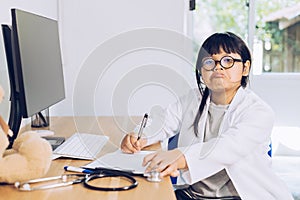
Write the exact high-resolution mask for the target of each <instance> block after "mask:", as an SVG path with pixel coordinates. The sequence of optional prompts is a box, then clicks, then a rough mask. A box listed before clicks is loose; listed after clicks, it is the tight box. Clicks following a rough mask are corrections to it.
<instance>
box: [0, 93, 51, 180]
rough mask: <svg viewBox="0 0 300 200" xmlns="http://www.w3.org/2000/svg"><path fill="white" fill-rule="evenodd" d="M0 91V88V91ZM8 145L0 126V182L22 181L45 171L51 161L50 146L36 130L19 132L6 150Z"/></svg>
mask: <svg viewBox="0 0 300 200" xmlns="http://www.w3.org/2000/svg"><path fill="white" fill-rule="evenodd" d="M2 91H3V90H2ZM2 91H1V89H0V93H2ZM2 95H3V94H0V101H1V99H2V98H1V96H2ZM8 145H9V141H8V137H7V133H6V132H5V131H4V130H3V127H2V126H0V182H5V183H14V182H17V181H18V182H22V181H27V180H29V179H35V178H40V177H42V176H44V175H45V174H46V173H47V171H48V169H49V167H50V165H51V161H52V148H51V145H50V144H49V142H48V141H46V140H45V139H43V138H41V137H40V136H39V135H38V134H37V133H36V132H33V131H27V132H24V133H21V134H19V136H18V137H17V138H16V140H15V142H14V144H13V147H12V149H9V150H6V148H7V147H8Z"/></svg>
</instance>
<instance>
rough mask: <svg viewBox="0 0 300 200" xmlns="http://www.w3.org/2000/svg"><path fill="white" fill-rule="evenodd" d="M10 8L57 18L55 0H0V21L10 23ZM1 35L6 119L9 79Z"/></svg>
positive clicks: (1, 106) (2, 107)
mask: <svg viewBox="0 0 300 200" xmlns="http://www.w3.org/2000/svg"><path fill="white" fill-rule="evenodd" d="M10 8H20V9H23V10H26V11H30V12H33V13H36V14H40V15H43V16H46V17H49V18H52V19H57V15H58V9H57V1H53V0H43V1H40V0H22V1H19V0H1V1H0V23H1V24H11V17H10ZM2 38H3V36H2V31H0V84H1V85H2V86H3V88H4V90H5V91H6V95H5V100H4V102H2V104H0V113H1V115H2V116H3V117H4V118H6V119H8V115H9V80H8V72H7V66H6V57H5V54H4V47H3V39H2Z"/></svg>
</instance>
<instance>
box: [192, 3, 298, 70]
mask: <svg viewBox="0 0 300 200" xmlns="http://www.w3.org/2000/svg"><path fill="white" fill-rule="evenodd" d="M253 2H254V3H253ZM250 3H252V5H255V9H253V11H252V10H250V12H253V13H249V4H250ZM266 8H267V9H266ZM251 14H252V15H253V16H254V23H255V24H249V16H250V15H251ZM250 21H251V20H250ZM250 23H251V22H250ZM251 26H253V27H254V26H255V31H254V32H255V35H254V36H253V40H254V41H251V43H252V42H253V44H249V46H250V47H252V45H253V54H254V58H255V59H256V60H255V65H253V67H254V69H253V73H254V74H261V73H264V72H300V0H259V1H258V0H256V1H255V0H231V1H222V2H221V1H218V0H198V1H196V10H195V11H194V12H193V36H194V40H195V41H196V42H197V43H198V44H202V42H203V40H204V39H205V38H207V37H208V36H209V35H211V34H212V33H213V32H224V31H232V32H234V33H237V34H238V35H240V36H241V37H242V38H243V39H244V40H245V41H248V30H249V27H251ZM195 50H196V48H195ZM197 50H198V49H197Z"/></svg>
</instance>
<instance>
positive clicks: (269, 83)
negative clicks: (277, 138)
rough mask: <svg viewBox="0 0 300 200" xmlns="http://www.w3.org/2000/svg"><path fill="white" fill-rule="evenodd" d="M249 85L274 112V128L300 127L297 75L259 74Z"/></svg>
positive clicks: (299, 84) (299, 81)
mask: <svg viewBox="0 0 300 200" xmlns="http://www.w3.org/2000/svg"><path fill="white" fill-rule="evenodd" d="M250 85H251V88H252V89H253V90H254V91H255V92H256V93H257V94H258V95H259V96H260V97H262V98H263V99H264V100H265V101H266V102H267V103H268V104H269V105H270V106H271V107H272V108H273V110H274V111H275V114H276V121H275V125H276V126H298V127H300V117H299V113H300V104H299V102H300V92H299V86H300V74H299V73H286V74H284V73H281V74H280V73H278V74H277V73H271V74H261V75H257V76H253V79H252V80H251V82H250Z"/></svg>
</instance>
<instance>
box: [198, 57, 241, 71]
mask: <svg viewBox="0 0 300 200" xmlns="http://www.w3.org/2000/svg"><path fill="white" fill-rule="evenodd" d="M226 57H229V58H231V59H232V60H233V63H232V66H230V67H224V66H223V65H222V59H224V58H226ZM208 59H210V60H213V61H214V63H215V65H214V67H213V68H211V69H206V68H205V67H204V64H203V63H204V61H206V60H208ZM235 62H243V60H242V59H238V58H233V57H232V56H223V57H222V58H221V59H220V60H214V59H213V58H211V57H206V58H204V59H203V61H202V62H201V63H202V67H203V69H205V70H206V71H214V70H215V68H216V67H217V64H218V63H220V66H221V67H222V68H223V69H230V68H232V67H233V66H234V64H235Z"/></svg>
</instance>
